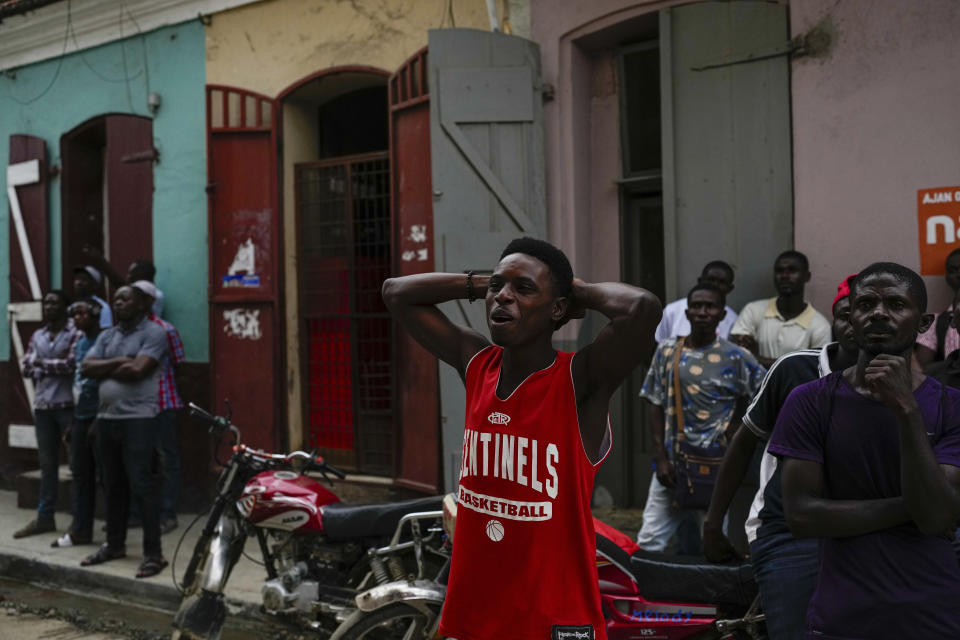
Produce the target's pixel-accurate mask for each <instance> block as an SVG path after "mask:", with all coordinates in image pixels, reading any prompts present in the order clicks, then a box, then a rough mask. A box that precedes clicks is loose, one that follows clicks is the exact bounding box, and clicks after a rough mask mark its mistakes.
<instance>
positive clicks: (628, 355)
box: [383, 238, 660, 640]
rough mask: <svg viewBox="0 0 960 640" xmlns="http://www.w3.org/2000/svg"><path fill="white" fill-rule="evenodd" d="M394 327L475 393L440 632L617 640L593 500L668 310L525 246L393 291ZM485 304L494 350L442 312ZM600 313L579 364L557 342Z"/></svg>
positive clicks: (388, 286)
mask: <svg viewBox="0 0 960 640" xmlns="http://www.w3.org/2000/svg"><path fill="white" fill-rule="evenodd" d="M383 297H384V300H385V302H386V304H387V307H389V309H390V312H391V313H392V314H393V316H394V318H396V319H397V321H399V322H400V324H401V325H403V327H404V328H405V329H406V330H407V331H409V332H410V334H411V335H412V336H413V337H414V338H415V339H416V340H417V341H418V342H419V343H420V344H422V345H423V346H424V347H425V348H426V349H427V350H429V351H430V352H431V353H432V354H434V355H435V356H436V357H438V358H440V359H441V360H443V361H444V362H446V363H447V364H449V365H451V366H452V367H454V368H455V369H456V370H457V371H458V372H459V373H460V376H461V378H463V380H464V383H465V384H466V388H467V411H466V429H465V431H464V439H463V440H464V442H463V458H462V463H461V467H460V486H459V488H458V492H457V498H458V503H459V505H460V509H459V512H458V514H457V537H456V545H454V553H453V559H452V562H451V568H450V581H449V585H448V590H447V599H446V603H445V605H444V610H443V617H442V620H441V623H440V633H441V634H443V635H444V636H447V637H451V638H456V639H457V640H503V639H505V638H509V639H511V640H548V639H553V640H575V639H577V640H594V639H596V638H599V639H604V638H606V631H605V628H604V621H603V614H602V612H601V610H600V594H599V589H598V585H597V570H596V565H595V551H594V550H595V545H596V543H595V538H594V531H593V520H592V518H591V514H590V496H591V494H592V492H593V479H594V474H595V473H596V470H597V468H598V467H599V465H600V463H601V462H602V461H603V459H604V458H605V457H606V454H607V453H608V452H609V450H610V444H611V443H610V428H609V422H608V419H607V406H608V404H609V402H610V396H611V395H612V394H613V391H614V390H615V389H616V388H617V387H618V386H619V385H620V383H621V382H622V381H623V379H624V378H625V377H626V376H627V374H629V373H630V372H631V371H632V370H633V369H634V368H635V367H636V366H637V365H638V364H640V363H641V362H642V361H644V359H646V358H648V357H649V355H650V354H651V353H652V351H653V348H654V340H653V332H654V330H655V329H656V326H657V323H658V322H659V321H660V303H659V301H658V300H657V299H656V297H655V296H653V295H652V294H650V293H649V292H647V291H644V290H643V289H638V288H636V287H631V286H628V285H625V284H620V283H602V284H588V283H585V282H582V281H580V280H576V279H574V278H573V270H572V269H571V267H570V263H569V261H568V260H567V258H566V256H564V255H563V252H562V251H560V250H559V249H557V248H556V247H554V246H552V245H550V244H549V243H547V242H543V241H541V240H535V239H532V238H520V239H518V240H514V241H513V242H511V243H510V244H509V245H508V246H507V248H506V249H505V250H504V252H503V254H502V255H501V257H500V262H499V263H498V264H497V266H496V268H495V269H494V271H493V274H492V275H491V276H489V277H488V276H480V275H473V274H472V273H467V274H462V273H459V274H454V273H429V274H419V275H413V276H406V277H403V278H392V279H389V280H387V281H386V282H385V283H384V285H383ZM480 297H485V299H486V306H487V326H488V328H489V329H490V335H491V337H492V339H493V343H494V344H493V345H491V344H490V343H489V342H488V341H487V339H486V338H485V337H484V336H482V335H480V334H479V333H477V332H476V331H474V330H473V329H470V328H468V327H463V326H459V325H456V324H454V323H453V322H451V321H450V320H449V319H448V318H447V316H445V315H444V314H443V313H442V312H441V311H440V310H439V309H438V308H437V305H438V304H439V303H441V302H446V301H448V300H457V299H466V300H469V301H471V302H472V301H473V300H474V299H476V298H480ZM586 309H595V310H596V311H599V312H600V313H602V314H604V315H605V316H607V318H608V319H609V320H610V322H609V324H607V326H606V327H604V329H603V330H602V331H601V332H600V334H599V335H598V336H597V338H596V339H595V340H594V341H593V342H592V343H591V344H589V345H588V346H586V347H584V348H583V349H581V350H580V351H578V352H577V353H576V354H573V353H564V352H558V351H557V350H556V349H554V348H553V344H552V337H553V333H554V331H556V330H557V329H558V328H559V327H560V326H562V325H563V324H564V323H565V322H566V321H567V320H569V319H570V318H578V317H582V316H583V314H584V310H586Z"/></svg>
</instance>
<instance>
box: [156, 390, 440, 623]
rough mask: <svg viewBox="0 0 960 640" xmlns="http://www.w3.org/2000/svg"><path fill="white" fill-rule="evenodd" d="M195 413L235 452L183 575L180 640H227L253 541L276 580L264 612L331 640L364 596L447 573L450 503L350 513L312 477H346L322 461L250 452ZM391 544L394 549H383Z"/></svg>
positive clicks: (269, 583) (221, 423)
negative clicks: (234, 593)
mask: <svg viewBox="0 0 960 640" xmlns="http://www.w3.org/2000/svg"><path fill="white" fill-rule="evenodd" d="M190 413H191V414H192V415H194V416H195V417H198V418H200V419H201V420H203V421H205V422H207V423H208V424H209V425H210V431H211V433H212V434H214V435H215V436H216V437H217V438H218V441H219V439H220V437H221V436H223V435H224V434H225V433H228V432H229V433H232V434H233V436H234V446H233V449H232V451H233V454H232V456H231V458H230V460H229V461H228V462H225V463H220V464H221V466H222V467H223V471H222V473H221V474H220V479H219V482H218V485H217V496H216V499H215V500H214V503H213V506H212V507H211V508H210V511H209V513H208V515H207V517H206V521H205V524H204V528H203V531H202V533H201V534H200V537H199V539H198V540H197V543H196V545H195V546H194V549H193V553H192V555H191V557H190V562H189V563H188V565H187V568H186V571H185V572H184V576H183V582H182V593H183V601H182V602H181V605H180V609H179V610H178V611H177V614H176V617H175V619H174V623H173V626H174V627H175V628H176V629H177V631H176V632H175V633H174V638H194V639H198V638H199V639H203V640H216V639H217V638H219V637H220V631H221V629H222V627H223V623H224V621H225V619H226V612H227V607H226V604H225V602H224V589H225V587H226V585H227V582H228V580H229V579H230V573H231V571H232V569H233V568H234V566H236V564H237V562H238V561H239V560H240V556H241V554H242V553H243V547H244V544H245V543H246V540H247V538H248V537H255V538H256V539H257V543H258V545H259V548H260V553H261V555H262V559H263V565H264V568H265V569H266V573H267V575H266V579H265V580H264V582H263V585H262V587H261V594H262V596H263V608H264V610H265V611H266V612H267V613H272V614H282V615H284V617H286V618H292V619H293V621H295V622H299V623H301V624H302V625H303V626H304V627H308V628H311V629H314V630H326V631H327V632H328V633H329V632H331V631H332V630H333V629H334V628H336V626H337V625H338V624H339V622H340V620H341V619H342V618H344V617H345V616H346V615H347V614H348V613H349V612H351V611H352V610H353V609H354V607H355V604H354V598H355V597H356V595H357V594H358V593H359V592H360V591H361V590H366V589H369V588H370V587H372V586H374V585H375V584H382V583H386V582H389V581H391V580H398V579H400V578H403V577H405V576H408V575H410V574H411V573H415V572H420V573H422V572H423V571H424V570H426V568H429V567H433V566H436V567H440V566H442V565H443V563H444V562H446V560H447V558H448V557H449V552H448V551H447V550H445V549H444V548H443V541H442V538H443V531H442V527H441V524H440V517H439V516H440V508H441V506H440V504H441V500H442V497H441V496H436V497H433V498H423V499H419V500H408V501H404V502H396V503H390V504H372V505H356V506H353V505H345V504H343V503H341V502H340V499H339V498H338V497H337V496H336V495H335V494H334V493H333V492H331V491H329V490H328V489H326V488H325V487H323V486H322V485H321V484H320V483H319V482H317V481H316V480H314V479H313V478H311V477H309V476H307V475H305V473H306V472H308V471H316V472H318V473H319V474H321V475H322V476H323V477H324V478H326V479H327V480H328V481H329V475H334V476H337V477H339V478H341V479H342V478H343V477H344V474H343V472H341V471H339V470H338V469H336V468H334V467H333V466H331V465H329V464H327V463H326V462H325V461H324V460H323V458H320V457H317V456H314V455H311V454H308V453H305V452H303V451H294V452H293V453H289V454H273V453H266V452H264V451H260V450H254V449H251V448H249V447H247V446H246V445H243V444H242V443H241V441H240V431H239V430H238V429H237V428H236V427H235V426H234V425H233V424H231V423H230V419H229V418H224V417H219V416H212V415H210V414H209V413H207V412H206V411H204V410H203V409H201V408H199V407H197V406H196V405H193V404H191V405H190ZM217 449H218V450H219V442H218V447H217ZM218 462H219V461H218ZM425 512H430V513H433V515H434V518H433V520H435V523H433V522H431V521H429V519H427V520H426V521H423V522H422V523H421V520H422V519H417V520H416V526H413V527H412V528H411V536H412V538H413V539H412V540H411V541H410V542H409V543H408V544H398V543H397V541H396V540H391V536H393V538H397V536H398V533H399V530H401V529H402V527H403V525H404V524H405V523H408V522H410V521H411V517H412V516H421V515H423V516H426V515H427V514H426V513H425ZM388 541H389V542H393V543H394V544H390V545H387V547H385V548H384V547H383V545H385V544H387V543H388ZM412 567H416V571H414V570H413V569H412Z"/></svg>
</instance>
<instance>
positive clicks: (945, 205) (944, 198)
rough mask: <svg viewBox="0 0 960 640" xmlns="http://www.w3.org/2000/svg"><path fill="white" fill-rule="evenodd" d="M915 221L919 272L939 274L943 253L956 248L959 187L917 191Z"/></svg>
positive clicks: (958, 242)
mask: <svg viewBox="0 0 960 640" xmlns="http://www.w3.org/2000/svg"><path fill="white" fill-rule="evenodd" d="M917 222H918V224H919V231H920V273H921V274H923V275H925V276H942V275H943V273H944V266H943V263H944V262H946V260H947V256H948V255H950V252H951V251H953V250H954V249H960V187H938V188H936V189H920V190H919V191H917Z"/></svg>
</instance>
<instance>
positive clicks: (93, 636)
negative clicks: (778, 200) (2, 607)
mask: <svg viewBox="0 0 960 640" xmlns="http://www.w3.org/2000/svg"><path fill="white" fill-rule="evenodd" d="M122 637H123V636H120V635H115V634H104V633H98V632H87V631H83V630H81V629H78V628H77V627H76V626H74V625H73V624H71V623H69V622H64V621H62V620H55V619H49V618H42V617H39V616H36V615H30V614H23V615H18V614H17V613H16V612H15V611H14V610H9V609H8V610H7V611H6V613H5V617H3V618H0V640H22V639H23V638H57V639H58V640H114V639H115V638H122Z"/></svg>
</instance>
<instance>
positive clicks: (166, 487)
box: [130, 280, 186, 533]
mask: <svg viewBox="0 0 960 640" xmlns="http://www.w3.org/2000/svg"><path fill="white" fill-rule="evenodd" d="M130 286H132V287H134V288H135V289H139V290H140V291H141V292H143V294H144V295H145V296H146V297H147V298H149V299H150V304H151V305H152V304H153V302H154V301H155V300H156V297H157V289H156V287H155V286H154V285H153V283H152V282H150V281H149V280H137V281H136V282H134V283H133V284H131V285H130ZM148 319H149V320H151V321H152V322H156V323H157V324H158V325H160V326H161V327H163V329H164V331H166V332H167V343H168V344H169V345H170V358H169V359H168V360H167V361H166V362H165V363H164V365H163V370H162V371H161V373H160V398H159V400H160V414H159V415H158V416H157V417H158V419H159V422H160V432H159V438H158V440H159V445H160V453H161V456H162V459H163V494H162V496H161V498H160V531H161V533H169V532H171V531H173V530H174V529H176V528H177V501H178V499H179V497H180V451H179V447H178V444H177V410H178V409H182V408H183V400H181V399H180V394H179V393H178V392H177V381H176V375H175V374H176V366H177V365H178V364H180V363H181V362H184V361H185V360H186V357H184V354H183V341H182V340H181V339H180V333H179V332H178V331H177V329H176V327H174V326H173V325H172V324H170V323H169V322H167V321H166V320H164V319H163V318H161V317H159V316H157V315H156V314H154V313H152V312H150V314H149V316H148Z"/></svg>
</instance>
